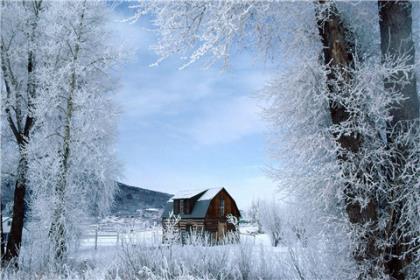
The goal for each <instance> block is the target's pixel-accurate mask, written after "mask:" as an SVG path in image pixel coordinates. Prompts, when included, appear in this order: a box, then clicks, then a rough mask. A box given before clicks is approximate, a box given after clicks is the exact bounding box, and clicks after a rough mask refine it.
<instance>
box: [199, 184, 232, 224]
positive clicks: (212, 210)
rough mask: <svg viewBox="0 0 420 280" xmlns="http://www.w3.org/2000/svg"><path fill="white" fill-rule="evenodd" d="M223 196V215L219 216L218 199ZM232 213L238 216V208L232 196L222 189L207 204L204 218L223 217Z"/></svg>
mask: <svg viewBox="0 0 420 280" xmlns="http://www.w3.org/2000/svg"><path fill="white" fill-rule="evenodd" d="M222 198H223V200H224V201H225V207H224V208H225V211H224V213H223V216H222V217H221V216H220V215H219V206H220V200H221V199H222ZM228 214H232V215H233V216H235V217H237V218H239V216H240V214H239V209H238V207H237V206H236V203H235V201H234V200H233V198H232V197H231V196H230V195H229V194H228V193H227V192H226V191H225V190H224V189H223V190H222V191H221V192H219V193H218V194H217V195H216V196H215V197H214V198H213V199H212V201H211V203H210V205H209V209H208V210H207V215H206V219H214V218H216V219H225V218H226V215H228Z"/></svg>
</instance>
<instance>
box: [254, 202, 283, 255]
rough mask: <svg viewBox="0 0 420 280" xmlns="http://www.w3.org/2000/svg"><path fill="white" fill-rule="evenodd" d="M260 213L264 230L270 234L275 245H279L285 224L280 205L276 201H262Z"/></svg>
mask: <svg viewBox="0 0 420 280" xmlns="http://www.w3.org/2000/svg"><path fill="white" fill-rule="evenodd" d="M258 215H259V217H258V219H259V220H260V221H261V224H262V226H263V228H264V231H265V232H267V233H268V234H269V235H270V238H271V242H272V244H273V246H274V247H277V246H279V245H280V242H281V239H282V233H283V226H284V225H283V221H282V217H281V213H280V207H279V205H278V204H277V203H276V202H275V201H269V202H267V203H261V204H260V209H259V211H258Z"/></svg>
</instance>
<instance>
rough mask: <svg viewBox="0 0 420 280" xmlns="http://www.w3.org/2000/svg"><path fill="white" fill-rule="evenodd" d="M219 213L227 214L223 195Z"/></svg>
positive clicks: (221, 215)
mask: <svg viewBox="0 0 420 280" xmlns="http://www.w3.org/2000/svg"><path fill="white" fill-rule="evenodd" d="M219 215H220V217H223V216H224V215H225V200H224V198H223V197H221V198H220V204H219Z"/></svg>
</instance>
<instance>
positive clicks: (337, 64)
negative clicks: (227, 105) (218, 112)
mask: <svg viewBox="0 0 420 280" xmlns="http://www.w3.org/2000/svg"><path fill="white" fill-rule="evenodd" d="M318 5H319V6H318V7H317V8H319V9H317V19H318V30H319V35H320V37H321V42H322V46H323V63H324V65H325V66H326V67H327V69H328V70H329V72H328V74H327V86H328V90H329V92H330V94H331V99H330V102H329V110H330V115H331V120H332V123H333V124H334V125H340V124H341V123H343V122H346V121H350V120H352V118H354V117H355V116H352V115H351V114H350V113H349V111H348V110H347V109H346V105H345V104H342V103H339V102H337V101H336V98H335V97H336V96H338V95H340V96H346V95H347V94H349V93H347V92H346V91H348V90H347V88H348V85H351V82H352V70H354V57H355V48H354V43H353V41H352V35H351V31H350V30H348V29H347V28H346V26H345V24H344V22H343V20H342V19H341V17H340V14H339V13H338V11H337V8H336V6H335V4H334V3H333V2H330V1H319V2H318ZM323 5H329V6H327V7H328V8H327V9H324V7H323ZM333 136H334V137H335V139H336V141H337V142H338V144H339V146H340V147H341V150H342V152H340V153H339V154H338V155H337V159H338V160H339V162H346V161H348V155H349V154H357V153H358V152H359V151H360V148H361V146H362V143H363V137H362V135H360V134H358V133H355V132H350V133H348V134H346V135H345V134H342V135H333ZM344 176H346V174H344ZM360 177H362V174H360ZM344 192H345V195H346V201H345V204H346V212H347V215H348V218H349V221H350V222H351V223H353V224H358V225H366V224H367V223H368V222H373V224H375V223H376V221H377V202H376V201H375V200H374V199H370V200H369V201H368V204H367V206H366V207H362V206H361V205H360V203H358V202H355V201H354V200H353V199H352V198H353V197H354V186H353V185H351V184H350V183H348V184H347V185H345V188H344ZM372 228H373V226H372ZM375 241H376V236H375V233H374V232H371V233H369V234H367V235H366V236H363V237H361V240H359V242H360V245H361V246H359V249H357V251H355V252H354V257H355V260H356V261H357V262H365V261H369V260H370V259H373V258H374V257H376V256H377V254H378V252H377V248H376V246H375ZM369 273H370V274H371V276H373V274H374V273H373V272H369Z"/></svg>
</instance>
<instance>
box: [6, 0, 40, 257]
mask: <svg viewBox="0 0 420 280" xmlns="http://www.w3.org/2000/svg"><path fill="white" fill-rule="evenodd" d="M44 8H45V3H44V2H43V1H42V0H40V1H36V0H34V1H27V2H13V3H12V2H7V1H2V3H1V14H2V17H1V45H0V52H1V74H2V75H1V98H2V155H7V156H6V157H2V158H3V159H5V158H6V159H9V158H10V159H11V161H10V165H11V166H12V165H14V163H16V165H15V166H14V167H11V166H10V170H8V171H7V173H9V174H10V173H11V174H14V175H13V176H12V177H13V180H14V181H15V190H14V203H13V212H12V225H11V229H10V234H9V238H8V241H7V248H6V252H5V255H4V259H6V260H10V259H11V258H13V257H16V256H17V255H18V252H19V249H20V246H21V241H22V230H23V221H24V217H25V195H26V189H27V179H28V178H27V172H28V155H27V145H28V143H29V142H30V138H31V131H32V129H33V127H34V125H35V118H34V110H35V99H36V98H37V96H38V95H39V87H38V82H37V81H38V73H41V72H42V71H43V70H45V69H40V68H42V66H40V65H42V63H41V59H42V55H41V54H40V52H41V44H42V43H41V42H42V40H43V39H45V37H43V36H42V35H41V34H40V28H39V26H40V25H41V24H42V22H41V21H42V16H43V9H44ZM3 123H7V126H8V127H9V129H10V131H11V133H10V132H6V133H4V132H5V128H4V127H3ZM10 134H11V135H10ZM11 137H12V138H13V143H10V142H9V141H10V138H11ZM6 142H7V144H5V145H3V143H6ZM14 149H17V150H18V153H17V156H12V155H10V154H13V155H16V153H15V152H14V151H13V150H14ZM3 167H4V164H3V165H2V175H3V174H4V173H5V172H3ZM5 168H7V167H5ZM9 174H8V175H9Z"/></svg>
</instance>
